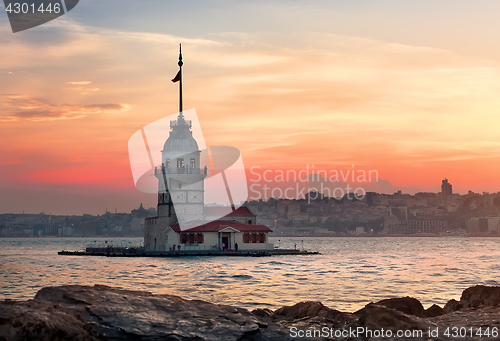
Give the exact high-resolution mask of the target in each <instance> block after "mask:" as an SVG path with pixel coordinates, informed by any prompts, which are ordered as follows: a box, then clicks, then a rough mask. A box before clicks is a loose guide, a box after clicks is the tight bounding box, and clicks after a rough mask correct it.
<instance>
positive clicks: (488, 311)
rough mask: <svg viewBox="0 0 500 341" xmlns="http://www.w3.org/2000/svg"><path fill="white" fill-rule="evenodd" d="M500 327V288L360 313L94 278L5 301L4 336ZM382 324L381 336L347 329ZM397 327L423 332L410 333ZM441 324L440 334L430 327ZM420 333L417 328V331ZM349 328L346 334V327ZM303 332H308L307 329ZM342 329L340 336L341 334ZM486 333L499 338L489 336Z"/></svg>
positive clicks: (152, 336) (262, 335) (184, 336)
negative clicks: (225, 300)
mask: <svg viewBox="0 0 500 341" xmlns="http://www.w3.org/2000/svg"><path fill="white" fill-rule="evenodd" d="M454 326H455V327H465V328H473V330H474V331H476V330H477V328H479V327H482V328H483V330H484V329H485V328H486V327H489V328H490V332H491V331H492V330H493V328H495V327H496V328H500V287H485V286H476V287H472V288H469V289H466V290H465V291H464V292H463V294H462V297H461V299H460V301H455V300H451V301H450V302H448V303H447V304H446V306H445V308H444V309H442V308H441V307H438V306H436V305H434V306H432V307H431V308H429V309H427V310H425V309H424V307H423V306H422V304H421V303H420V302H419V301H418V300H416V299H414V298H410V297H403V298H395V299H387V300H382V301H380V302H377V303H370V304H368V305H367V306H365V307H364V308H363V309H361V310H359V311H357V312H355V313H346V312H341V311H338V310H335V309H331V308H328V307H326V306H324V305H323V304H322V303H320V302H301V303H297V304H295V305H293V306H289V307H283V308H280V309H277V310H275V311H271V310H268V309H256V310H254V311H253V312H249V311H248V310H246V309H242V308H237V307H232V306H227V305H217V304H212V303H208V302H204V301H197V300H185V299H182V298H180V297H178V296H172V295H153V294H151V293H149V292H142V291H130V290H121V289H116V288H111V287H107V286H100V285H96V286H94V287H88V286H62V287H49V288H44V289H42V290H40V291H39V292H38V294H37V295H36V296H35V298H34V299H33V300H29V301H23V302H17V301H8V300H7V301H4V302H0V341H1V340H167V341H168V340H198V341H201V340H214V341H215V340H217V341H219V340H239V341H250V340H258V341H266V340H297V339H299V340H300V339H305V338H301V337H300V336H302V335H303V336H305V337H307V336H316V337H314V338H307V339H311V340H312V339H314V340H330V339H342V340H364V339H370V338H371V339H384V340H388V339H392V340H429V339H430V340H447V339H453V340H475V339H477V340H484V339H485V337H484V335H483V336H482V337H480V336H478V335H472V334H475V333H471V334H467V335H466V336H465V337H452V335H449V336H446V335H445V331H446V328H449V327H454ZM358 330H371V331H372V332H373V331H381V330H384V331H386V333H387V331H390V332H391V337H387V334H384V335H382V336H380V335H377V333H376V332H375V334H374V335H371V334H366V335H365V334H357V335H353V334H352V333H347V332H348V331H358ZM398 330H402V331H411V332H414V333H415V331H417V334H413V335H412V336H411V337H409V336H408V337H405V336H404V335H403V336H399V337H397V336H396V332H397V331H398ZM430 330H432V331H436V333H435V334H434V335H428V332H429V331H430ZM419 331H421V332H420V334H418V332H419ZM342 332H344V334H342V335H340V333H342ZM301 333H302V334H301ZM336 336H338V337H336ZM488 339H500V336H498V337H494V336H493V335H490V337H488Z"/></svg>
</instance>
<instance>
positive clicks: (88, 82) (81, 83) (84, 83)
mask: <svg viewBox="0 0 500 341" xmlns="http://www.w3.org/2000/svg"><path fill="white" fill-rule="evenodd" d="M90 83H92V82H91V81H81V82H67V83H66V84H69V85H88V84H90Z"/></svg>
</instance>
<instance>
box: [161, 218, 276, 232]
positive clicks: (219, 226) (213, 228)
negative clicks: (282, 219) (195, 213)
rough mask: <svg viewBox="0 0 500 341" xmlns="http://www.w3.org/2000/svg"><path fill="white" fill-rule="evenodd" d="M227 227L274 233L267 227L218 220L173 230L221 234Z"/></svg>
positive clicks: (177, 227) (176, 226) (177, 226)
mask: <svg viewBox="0 0 500 341" xmlns="http://www.w3.org/2000/svg"><path fill="white" fill-rule="evenodd" d="M227 227H232V228H234V229H236V230H238V231H240V232H273V231H272V230H271V229H270V228H269V227H267V226H265V225H249V224H242V223H239V222H237V221H234V220H233V221H228V220H216V221H211V222H208V223H205V224H203V225H199V226H196V227H192V228H189V229H187V230H184V231H182V230H181V228H180V227H179V225H172V226H171V228H172V229H173V230H174V231H175V232H219V231H222V230H224V229H225V228H227Z"/></svg>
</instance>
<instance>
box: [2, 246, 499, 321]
mask: <svg viewBox="0 0 500 341" xmlns="http://www.w3.org/2000/svg"><path fill="white" fill-rule="evenodd" d="M94 240H96V239H95V238H92V239H85V238H39V239H36V238H35V239H0V299H5V298H10V299H29V298H32V297H33V296H34V294H35V293H36V292H37V291H38V290H39V289H40V288H42V287H44V286H53V285H63V284H85V285H93V284H106V285H111V286H116V287H121V288H126V289H136V290H147V291H151V292H153V293H158V294H175V295H179V296H181V297H183V298H186V299H202V300H206V301H210V302H215V303H225V304H233V305H238V306H242V307H246V308H249V309H253V308H256V307H267V308H271V309H276V308H278V307H281V306H283V305H290V304H294V303H297V302H299V301H304V300H313V301H321V302H323V303H324V304H325V305H327V306H329V307H331V308H335V309H339V310H343V311H355V310H357V309H359V308H361V307H363V306H364V305H365V304H367V303H369V302H371V301H376V300H380V299H384V298H389V297H401V296H412V297H415V298H417V299H419V300H420V301H421V302H422V303H423V304H424V307H426V308H427V307H428V306H429V305H431V304H433V303H437V304H440V305H444V304H445V303H446V301H447V300H449V299H451V298H455V299H459V297H460V294H461V292H462V290H464V289H465V288H467V287H470V286H472V285H476V284H486V285H499V281H500V238H446V237H442V238H368V237H367V238H304V239H303V243H302V241H301V239H297V238H281V239H280V246H281V247H282V248H287V247H288V248H293V245H294V244H295V243H296V244H297V247H299V248H300V247H302V245H303V247H304V248H305V249H307V250H310V251H319V252H321V253H322V254H321V255H318V256H273V257H262V258H252V257H227V258H226V257H190V258H107V257H74V256H58V255H57V251H61V250H81V249H82V248H83V245H84V244H87V243H91V242H93V241H94ZM104 240H105V239H97V241H98V242H104ZM106 240H108V242H114V243H115V244H118V243H121V244H129V245H132V244H142V238H115V239H106ZM271 241H272V242H274V243H275V244H276V245H277V244H278V239H273V238H271Z"/></svg>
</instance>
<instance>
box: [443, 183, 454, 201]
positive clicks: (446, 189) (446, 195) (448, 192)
mask: <svg viewBox="0 0 500 341" xmlns="http://www.w3.org/2000/svg"><path fill="white" fill-rule="evenodd" d="M441 193H442V194H443V199H444V200H448V199H451V196H452V194H453V191H452V187H451V184H450V183H449V182H448V179H446V178H444V180H443V181H442V183H441Z"/></svg>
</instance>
